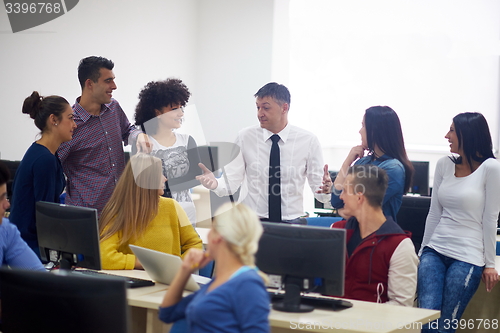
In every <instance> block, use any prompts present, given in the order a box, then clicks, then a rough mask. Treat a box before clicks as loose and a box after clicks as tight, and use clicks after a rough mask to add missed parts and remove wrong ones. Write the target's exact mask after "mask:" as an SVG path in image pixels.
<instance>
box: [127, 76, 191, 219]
mask: <svg viewBox="0 0 500 333" xmlns="http://www.w3.org/2000/svg"><path fill="white" fill-rule="evenodd" d="M190 95H191V93H190V92H189V89H188V88H187V86H186V85H185V84H184V83H183V82H182V81H181V80H180V79H175V78H168V79H166V80H164V81H151V82H149V83H148V84H147V85H146V86H145V87H144V89H142V91H141V92H140V93H139V104H137V107H136V109H135V124H136V125H138V126H140V127H141V129H142V131H143V132H144V133H146V134H148V137H149V139H150V141H151V144H152V151H151V154H152V155H153V156H156V157H158V158H160V159H161V160H162V163H163V175H164V176H165V177H166V178H167V181H168V183H167V190H166V191H165V196H171V197H172V198H173V199H175V200H176V201H177V202H179V204H180V205H181V207H182V208H183V209H184V210H185V211H186V213H187V215H188V217H189V221H190V222H191V224H193V225H194V224H195V223H196V209H195V206H194V203H193V200H192V199H191V193H190V191H189V190H190V188H191V187H194V186H196V185H199V182H198V181H196V179H195V177H196V176H197V175H199V174H200V173H201V170H200V169H199V167H198V163H199V162H200V157H199V155H198V150H197V149H196V148H197V145H196V142H195V140H194V139H193V138H192V137H191V136H190V135H187V134H181V133H177V132H176V131H175V129H177V128H180V127H181V125H182V121H183V117H184V107H185V106H186V104H187V102H188V100H189V97H190Z"/></svg>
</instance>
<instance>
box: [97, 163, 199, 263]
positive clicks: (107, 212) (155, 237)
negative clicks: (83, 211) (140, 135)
mask: <svg viewBox="0 0 500 333" xmlns="http://www.w3.org/2000/svg"><path fill="white" fill-rule="evenodd" d="M165 181H166V179H165V177H164V176H163V174H162V164H161V160H160V159H158V158H156V157H153V156H151V155H147V154H138V155H134V156H132V157H131V159H130V161H129V162H128V164H127V166H126V167H125V170H124V171H123V174H122V176H121V177H120V179H119V180H118V183H117V184H116V188H115V190H114V192H113V195H112V196H111V198H110V199H109V202H108V203H107V204H106V206H105V207H104V210H103V212H102V214H101V218H100V220H99V232H100V235H101V264H102V268H103V269H134V268H135V269H142V265H141V263H140V262H139V261H138V260H137V258H136V257H135V255H134V254H133V253H132V251H131V250H130V247H129V245H130V244H133V245H137V246H142V247H146V248H149V249H152V250H156V251H161V252H165V253H170V254H174V255H177V256H181V257H182V256H183V255H184V253H186V251H187V250H188V249H189V248H198V249H202V242H201V239H200V237H199V236H198V234H197V233H196V231H195V230H194V228H193V226H192V225H191V223H190V222H189V219H188V217H187V215H186V213H185V212H184V210H183V209H182V208H181V206H180V205H179V204H178V203H177V202H176V201H175V200H173V199H170V198H164V197H161V196H160V195H161V194H163V190H164V188H163V187H164V183H165Z"/></svg>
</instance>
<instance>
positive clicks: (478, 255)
mask: <svg viewBox="0 0 500 333" xmlns="http://www.w3.org/2000/svg"><path fill="white" fill-rule="evenodd" d="M445 138H446V139H448V142H449V143H450V152H452V153H454V154H458V156H452V157H443V158H441V159H440V160H439V161H438V163H437V165H436V172H435V175H434V185H433V190H432V199H431V208H430V210H429V215H428V216H427V221H426V224H425V233H424V239H423V241H422V247H421V249H420V253H419V256H420V265H419V267H418V284H417V294H418V305H419V307H421V308H426V309H435V310H441V318H440V319H439V320H438V322H437V324H436V323H435V322H433V323H431V324H430V325H425V326H424V327H423V329H422V332H455V329H456V328H457V326H458V325H457V323H459V322H460V318H461V316H462V314H463V312H464V310H465V308H466V307H467V304H468V303H469V301H470V299H471V298H472V296H473V295H474V293H475V292H476V290H477V288H478V287H479V283H480V281H481V278H482V279H483V281H484V282H485V286H486V290H487V291H488V292H489V291H491V289H492V288H493V287H494V286H495V284H496V283H497V282H498V272H497V271H496V270H495V247H496V238H495V237H496V227H497V220H498V213H499V211H500V201H499V197H500V186H499V185H500V163H498V161H496V159H495V156H494V155H493V146H492V142H491V136H490V130H489V128H488V123H487V122H486V119H485V118H484V117H483V115H482V114H480V113H477V112H467V113H460V114H458V115H457V116H455V118H453V123H452V124H451V126H450V130H449V132H448V133H447V134H446V136H445Z"/></svg>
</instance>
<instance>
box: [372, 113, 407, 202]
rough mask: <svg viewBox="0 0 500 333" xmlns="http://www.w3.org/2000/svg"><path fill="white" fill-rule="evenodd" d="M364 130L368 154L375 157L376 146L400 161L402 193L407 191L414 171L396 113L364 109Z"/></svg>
mask: <svg viewBox="0 0 500 333" xmlns="http://www.w3.org/2000/svg"><path fill="white" fill-rule="evenodd" d="M365 128H366V140H367V143H368V150H369V154H371V155H373V156H375V155H374V151H375V146H377V147H378V148H379V149H380V150H382V151H383V152H384V154H386V155H388V156H390V157H392V158H395V159H397V160H398V161H400V162H401V163H402V164H403V166H404V168H405V185H404V192H406V191H408V190H409V189H410V185H411V181H412V178H413V172H414V169H413V165H412V164H411V162H410V160H409V159H408V155H406V150H405V142H404V139H403V131H402V130H401V123H400V122H399V117H398V115H397V114H396V112H395V111H394V110H393V109H391V108H390V107H388V106H372V107H370V108H368V109H366V111H365Z"/></svg>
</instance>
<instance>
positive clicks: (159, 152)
mask: <svg viewBox="0 0 500 333" xmlns="http://www.w3.org/2000/svg"><path fill="white" fill-rule="evenodd" d="M174 134H175V137H176V140H175V143H174V144H173V145H172V146H171V147H165V146H163V145H161V144H160V143H159V142H158V141H156V140H155V139H154V138H153V137H152V136H149V139H150V140H151V143H152V144H153V148H152V151H151V155H153V156H155V157H158V158H159V159H161V160H162V165H163V175H164V176H165V177H166V178H167V179H168V181H169V183H170V182H172V181H173V180H174V179H176V178H180V177H183V176H186V175H187V174H188V173H189V170H190V167H192V165H191V164H192V161H190V160H189V158H188V152H187V149H188V143H189V138H190V136H189V135H187V134H181V133H177V132H174ZM195 164H197V163H195ZM195 167H196V168H198V166H197V165H195ZM171 194H172V199H174V200H175V201H177V202H178V203H179V204H180V205H181V207H182V208H183V209H184V210H185V211H186V214H187V215H188V217H189V221H190V222H191V224H193V225H194V224H195V223H196V208H195V206H194V203H193V200H192V199H191V192H190V190H189V188H188V189H184V190H180V191H175V190H172V188H171Z"/></svg>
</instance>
